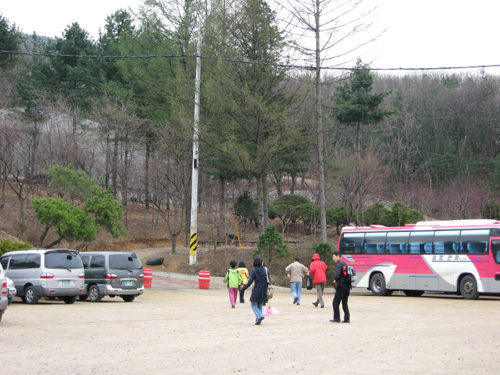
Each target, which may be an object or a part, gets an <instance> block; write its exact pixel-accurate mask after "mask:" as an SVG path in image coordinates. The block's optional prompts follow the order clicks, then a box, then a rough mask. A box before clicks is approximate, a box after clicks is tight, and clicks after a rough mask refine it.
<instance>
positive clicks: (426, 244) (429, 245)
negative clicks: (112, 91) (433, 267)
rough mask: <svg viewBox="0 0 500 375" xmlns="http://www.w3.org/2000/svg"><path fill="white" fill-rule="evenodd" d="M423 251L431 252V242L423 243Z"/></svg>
mask: <svg viewBox="0 0 500 375" xmlns="http://www.w3.org/2000/svg"><path fill="white" fill-rule="evenodd" d="M424 253H425V254H432V242H426V243H425V245H424Z"/></svg>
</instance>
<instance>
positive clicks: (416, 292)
mask: <svg viewBox="0 0 500 375" xmlns="http://www.w3.org/2000/svg"><path fill="white" fill-rule="evenodd" d="M403 293H404V294H406V295H407V296H408V297H420V296H421V295H422V294H424V291H423V290H403Z"/></svg>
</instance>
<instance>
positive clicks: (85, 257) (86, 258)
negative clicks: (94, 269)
mask: <svg viewBox="0 0 500 375" xmlns="http://www.w3.org/2000/svg"><path fill="white" fill-rule="evenodd" d="M80 258H82V263H83V268H89V259H90V257H89V256H88V255H81V256H80Z"/></svg>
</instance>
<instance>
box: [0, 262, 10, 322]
mask: <svg viewBox="0 0 500 375" xmlns="http://www.w3.org/2000/svg"><path fill="white" fill-rule="evenodd" d="M8 298H9V289H8V287H7V280H6V276H5V272H4V270H3V268H2V265H1V264H0V321H1V320H2V316H3V313H4V312H5V310H7V305H8Z"/></svg>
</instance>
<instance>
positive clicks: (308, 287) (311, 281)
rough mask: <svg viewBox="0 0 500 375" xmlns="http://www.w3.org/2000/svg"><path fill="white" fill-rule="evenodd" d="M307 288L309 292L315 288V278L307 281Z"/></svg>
mask: <svg viewBox="0 0 500 375" xmlns="http://www.w3.org/2000/svg"><path fill="white" fill-rule="evenodd" d="M306 288H307V290H311V289H312V288H313V277H312V276H309V277H308V278H307V280H306Z"/></svg>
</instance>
